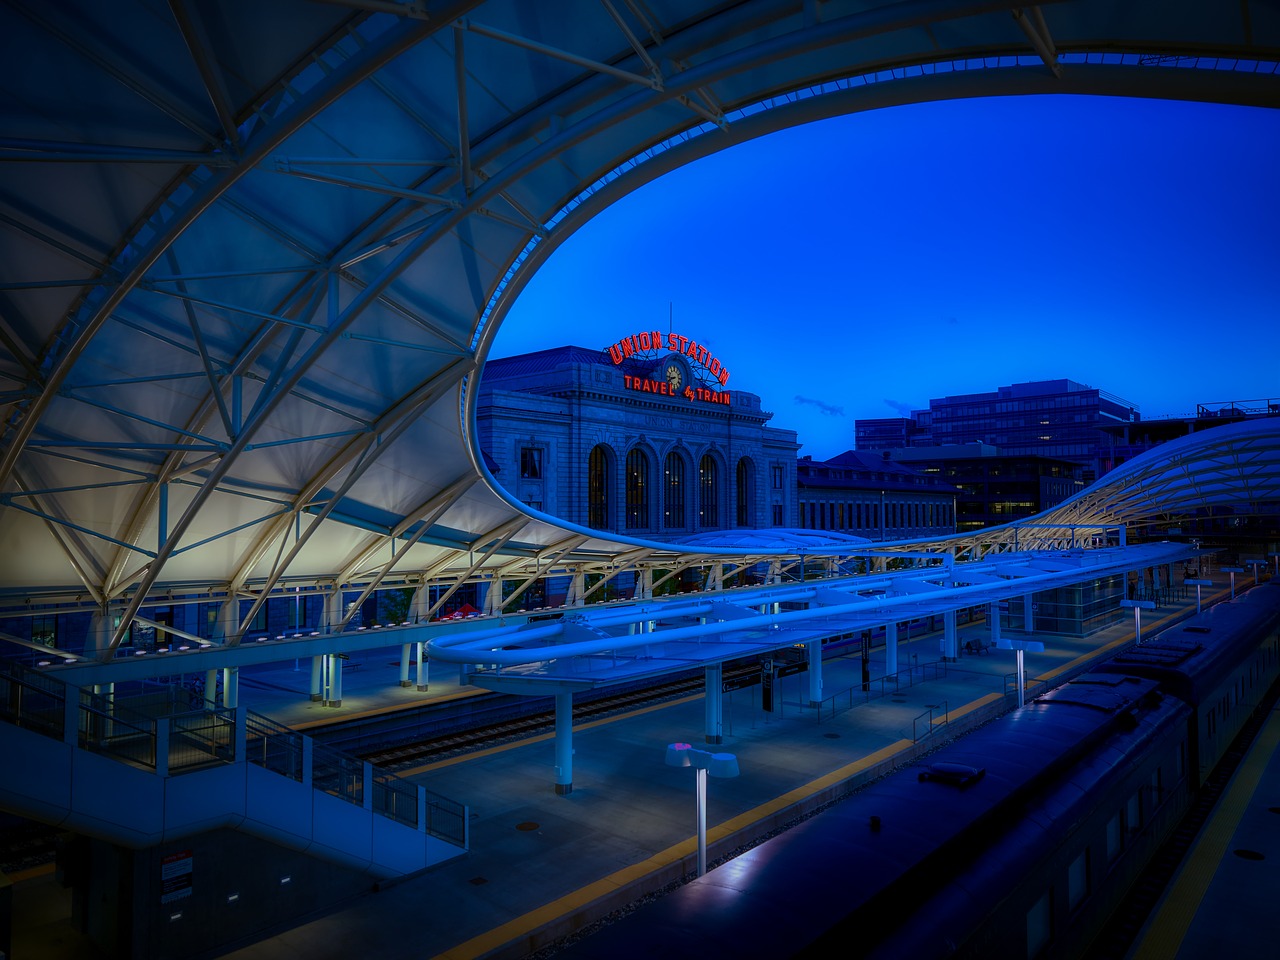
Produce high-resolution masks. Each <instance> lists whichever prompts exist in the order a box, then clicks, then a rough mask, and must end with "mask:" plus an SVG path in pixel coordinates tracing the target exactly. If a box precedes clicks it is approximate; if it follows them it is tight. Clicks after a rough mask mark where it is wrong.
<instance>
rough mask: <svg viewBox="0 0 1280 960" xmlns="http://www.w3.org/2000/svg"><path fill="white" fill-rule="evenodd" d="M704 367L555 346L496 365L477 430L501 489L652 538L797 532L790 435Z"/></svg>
mask: <svg viewBox="0 0 1280 960" xmlns="http://www.w3.org/2000/svg"><path fill="white" fill-rule="evenodd" d="M727 379H728V375H727V371H724V372H723V374H722V376H721V377H715V376H712V375H711V374H710V371H709V370H708V369H707V368H706V367H705V366H703V365H701V364H700V363H699V362H697V358H696V357H693V358H691V357H690V356H685V355H682V354H680V353H678V352H675V351H656V350H651V351H645V352H644V353H643V354H641V353H635V354H633V355H629V356H626V357H625V358H623V359H622V360H621V362H618V363H615V362H614V360H613V359H611V357H610V354H609V352H608V351H604V350H592V349H588V348H584V347H573V346H567V347H559V348H556V349H552V350H543V351H540V352H538V353H531V354H524V355H522V356H518V357H509V358H506V359H499V360H491V361H489V362H488V363H487V364H486V365H485V367H484V372H483V375H482V377H481V383H480V397H479V400H478V404H477V410H476V430H477V436H478V440H479V445H480V449H481V450H482V451H483V452H484V454H485V455H486V457H487V458H488V460H487V463H488V466H489V468H490V469H491V470H492V471H493V473H494V476H495V478H496V479H497V480H498V482H499V483H500V484H501V485H502V486H503V487H504V488H505V489H506V490H507V491H508V492H509V493H511V494H512V495H513V496H514V497H516V498H517V499H518V500H520V501H522V502H523V503H525V504H527V505H528V506H530V507H531V508H533V509H535V510H539V511H542V512H544V513H547V514H550V515H552V516H555V517H559V518H561V519H564V520H567V521H569V522H570V523H575V524H580V525H582V526H586V527H591V528H593V529H598V530H608V531H612V532H616V533H622V534H629V535H634V536H638V537H643V538H645V539H661V540H680V539H682V538H684V537H688V536H693V535H695V534H698V533H703V532H706V531H711V530H727V529H736V528H763V527H792V526H795V524H796V506H795V504H796V454H797V451H798V450H799V444H798V443H797V442H796V434H795V432H794V431H791V430H780V429H777V428H775V427H770V426H768V422H769V420H770V419H771V418H772V416H773V415H772V414H771V413H768V412H767V411H764V410H762V409H761V407H760V397H759V396H757V395H756V394H754V393H748V392H746V391H744V390H737V389H733V385H732V384H730V383H727V382H722V380H727Z"/></svg>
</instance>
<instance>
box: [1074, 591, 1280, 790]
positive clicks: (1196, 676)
mask: <svg viewBox="0 0 1280 960" xmlns="http://www.w3.org/2000/svg"><path fill="white" fill-rule="evenodd" d="M1097 669H1098V670H1099V671H1102V672H1110V673H1116V674H1130V675H1133V676H1141V677H1150V678H1151V679H1154V680H1158V681H1159V682H1160V684H1161V686H1162V688H1163V689H1164V690H1165V691H1166V692H1167V693H1168V694H1170V695H1171V696H1175V697H1178V698H1179V699H1181V700H1184V701H1186V702H1187V703H1188V704H1189V705H1190V706H1191V708H1192V711H1193V716H1192V719H1191V722H1192V723H1193V724H1194V725H1195V726H1196V728H1197V729H1196V730H1195V731H1194V732H1193V734H1192V736H1191V738H1190V742H1191V749H1192V754H1191V764H1192V770H1193V771H1194V773H1195V777H1196V779H1195V786H1197V787H1198V786H1199V785H1201V784H1202V783H1204V780H1205V778H1206V777H1207V776H1208V775H1209V774H1210V772H1212V770H1213V768H1214V767H1215V766H1217V764H1218V761H1219V760H1221V759H1222V755H1223V753H1224V751H1225V750H1226V749H1227V747H1228V746H1230V744H1231V741H1232V740H1234V739H1235V738H1236V735H1237V734H1238V733H1239V732H1240V729H1241V727H1242V726H1243V725H1244V722H1245V720H1246V719H1247V718H1248V716H1249V713H1250V712H1251V711H1252V710H1253V709H1254V708H1255V707H1257V706H1258V704H1259V703H1260V702H1261V700H1262V697H1263V696H1265V694H1266V692H1267V691H1268V690H1269V689H1270V688H1271V685H1272V684H1273V683H1275V681H1276V679H1277V678H1278V677H1280V582H1277V581H1275V580H1270V581H1268V582H1267V583H1264V584H1260V585H1258V586H1255V587H1254V588H1252V589H1251V590H1249V591H1247V592H1245V593H1243V594H1241V595H1239V596H1237V597H1236V598H1235V599H1234V600H1231V601H1227V602H1223V603H1218V604H1215V605H1214V606H1212V607H1209V608H1208V609H1207V610H1204V611H1202V612H1201V613H1200V614H1198V615H1197V616H1195V617H1193V618H1191V619H1189V620H1185V621H1183V622H1182V623H1181V624H1178V625H1176V626H1174V627H1172V628H1170V629H1168V630H1165V631H1163V632H1162V633H1160V635H1159V636H1158V637H1157V638H1156V639H1155V640H1154V641H1151V642H1149V643H1143V644H1139V645H1136V646H1131V647H1129V648H1128V649H1127V650H1124V651H1121V652H1120V653H1118V654H1116V655H1115V656H1114V657H1112V658H1111V659H1110V660H1109V661H1108V662H1107V663H1105V664H1102V665H1100V666H1099V667H1098V668H1097Z"/></svg>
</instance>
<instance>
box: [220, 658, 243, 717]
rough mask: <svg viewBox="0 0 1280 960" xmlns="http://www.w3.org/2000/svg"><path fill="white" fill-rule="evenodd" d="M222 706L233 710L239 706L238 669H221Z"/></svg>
mask: <svg viewBox="0 0 1280 960" xmlns="http://www.w3.org/2000/svg"><path fill="white" fill-rule="evenodd" d="M222 705H223V706H224V707H227V708H228V709H232V710H234V709H235V708H236V707H238V706H239V705H240V668H239V667H223V668H222Z"/></svg>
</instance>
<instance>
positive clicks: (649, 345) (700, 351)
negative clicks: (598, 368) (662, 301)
mask: <svg viewBox="0 0 1280 960" xmlns="http://www.w3.org/2000/svg"><path fill="white" fill-rule="evenodd" d="M664 349H665V350H670V351H671V352H672V353H678V354H680V355H681V356H684V357H688V358H689V359H690V360H692V361H694V362H695V363H697V364H699V365H700V366H702V367H703V368H705V369H706V371H707V372H708V373H710V374H711V376H713V377H715V379H717V380H719V381H720V386H722V387H723V386H726V385H727V384H728V383H729V369H728V367H725V366H724V365H723V364H721V363H720V358H719V357H715V356H712V354H711V352H710V351H709V350H708V349H707V348H706V347H702V346H699V345H698V341H697V340H692V339H690V338H689V337H684V336H681V335H680V334H678V333H668V334H667V335H666V337H665V338H663V336H662V334H661V333H660V332H659V331H657V330H644V331H642V332H640V333H633V334H632V335H631V336H629V337H623V338H622V339H621V340H619V341H618V342H617V343H615V344H614V345H613V346H611V347H610V348H609V359H610V360H612V361H613V363H614V366H617V365H618V364H620V363H622V361H623V360H625V359H627V357H629V356H631V355H632V354H636V353H646V352H648V351H650V350H664ZM708 392H712V391H708Z"/></svg>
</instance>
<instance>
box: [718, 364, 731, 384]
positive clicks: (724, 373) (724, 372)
mask: <svg viewBox="0 0 1280 960" xmlns="http://www.w3.org/2000/svg"><path fill="white" fill-rule="evenodd" d="M716 379H717V380H719V381H720V386H722V387H723V386H724V385H725V384H726V383H728V382H729V371H728V369H727V368H725V367H721V368H720V376H718V377H716Z"/></svg>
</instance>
